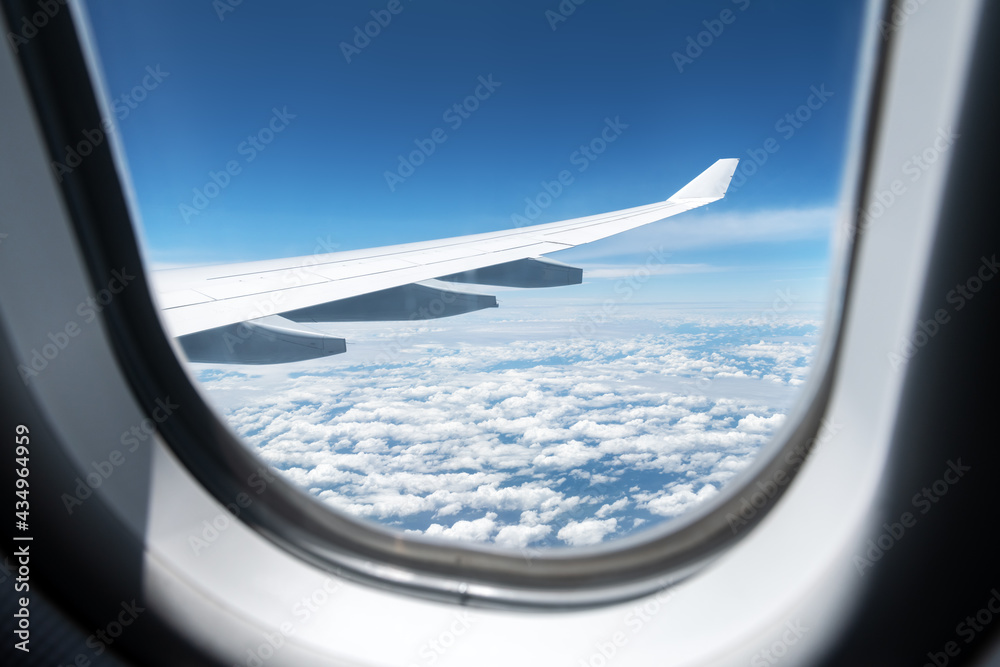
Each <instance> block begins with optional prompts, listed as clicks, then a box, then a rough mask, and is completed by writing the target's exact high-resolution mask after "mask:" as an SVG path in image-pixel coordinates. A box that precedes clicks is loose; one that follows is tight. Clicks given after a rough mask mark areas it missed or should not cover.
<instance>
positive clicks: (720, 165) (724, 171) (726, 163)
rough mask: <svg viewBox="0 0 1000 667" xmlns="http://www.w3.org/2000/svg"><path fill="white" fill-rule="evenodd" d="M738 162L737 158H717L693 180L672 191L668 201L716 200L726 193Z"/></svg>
mask: <svg viewBox="0 0 1000 667" xmlns="http://www.w3.org/2000/svg"><path fill="white" fill-rule="evenodd" d="M739 163H740V160H739V158H725V159H722V160H718V161H717V162H716V163H715V164H713V165H712V166H711V167H709V168H708V169H706V170H705V171H703V172H701V174H699V175H698V176H697V177H696V178H695V179H694V180H693V181H691V182H690V183H688V184H687V185H685V186H684V187H683V188H681V189H680V190H678V191H677V192H676V193H674V196H672V197H671V198H670V199H669V200H668V201H678V200H680V199H711V200H712V201H716V200H718V199H722V198H723V197H724V196H725V195H726V190H728V189H729V182H730V181H732V180H733V174H734V173H736V165H738V164H739Z"/></svg>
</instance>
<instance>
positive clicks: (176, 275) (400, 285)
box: [153, 158, 739, 364]
mask: <svg viewBox="0 0 1000 667" xmlns="http://www.w3.org/2000/svg"><path fill="white" fill-rule="evenodd" d="M738 163H739V160H738V159H735V158H733V159H723V160H718V161H717V162H716V163H715V164H713V165H712V166H711V167H709V168H708V169H706V170H705V171H704V172H702V173H701V174H700V175H699V176H698V177H697V178H695V179H694V180H693V181H691V182H690V183H688V184H687V185H685V186H684V187H683V188H681V189H680V190H679V191H678V192H677V193H675V194H674V195H673V196H671V197H670V198H669V199H667V200H666V201H662V202H658V203H655V204H648V205H646V206H639V207H636V208H629V209H623V210H620V211H613V212H611V213H603V214H600V215H592V216H587V217H583V218H575V219H572V220H563V221H560V222H551V223H546V224H541V225H533V226H530V227H522V228H519V229H508V230H503V231H498V232H487V233H483V234H471V235H468V236H458V237H454V238H450V239H441V240H437V241H422V242H418V243H407V244H402V245H394V246H385V247H381V248H371V249H366V250H351V251H346V252H334V253H328V254H322V255H310V256H306V257H293V258H288V259H277V260H264V261H257V262H245V263H238V264H225V265H219V266H204V267H191V268H182V269H168V270H162V271H155V272H153V284H154V286H155V289H156V292H157V297H158V301H159V304H160V308H161V312H162V314H163V317H164V319H165V322H166V327H167V331H168V332H169V333H170V334H171V335H173V336H176V337H178V339H179V340H180V342H181V345H182V347H183V348H184V350H185V353H186V354H187V355H188V358H189V359H191V360H192V361H211V362H224V363H225V362H228V363H248V364H266V363H281V362H286V361H299V360H303V359H311V358H316V357H322V356H328V355H330V354H337V353H339V352H344V351H345V349H346V345H345V343H344V341H343V339H340V338H334V337H332V336H329V335H327V334H325V333H323V332H321V331H318V330H316V329H314V328H312V327H310V326H309V325H310V323H315V322H348V321H372V320H387V321H388V320H412V319H430V318H434V317H444V316H448V315H455V314H459V313H463V312H471V311H473V310H479V309H482V308H489V307H495V306H496V305H497V304H496V299H495V297H492V296H487V295H482V294H474V293H469V292H461V291H456V290H454V289H452V288H451V287H450V286H448V285H444V284H443V283H441V282H438V281H444V282H446V283H470V284H477V285H494V286H505V287H553V286H558V285H572V284H578V283H580V282H582V279H583V276H582V271H581V270H580V269H577V268H574V267H570V266H566V265H565V264H560V263H558V262H554V261H552V260H548V259H542V258H541V256H542V255H546V254H548V253H551V252H556V251H557V250H565V249H567V248H572V247H575V246H578V245H582V244H584V243H590V242H592V241H596V240H598V239H603V238H606V237H608V236H613V235H615V234H619V233H621V232H624V231H626V230H629V229H634V228H635V227H640V226H642V225H646V224H649V223H651V222H656V221H658V220H662V219H664V218H668V217H670V216H673V215H677V214H678V213H683V212H685V211H689V210H691V209H693V208H697V207H699V206H704V205H705V204H710V203H712V202H714V201H717V200H719V199H722V197H723V196H725V194H726V190H727V189H728V188H729V183H730V181H731V180H732V177H733V173H734V172H735V170H736V166H737V164H738Z"/></svg>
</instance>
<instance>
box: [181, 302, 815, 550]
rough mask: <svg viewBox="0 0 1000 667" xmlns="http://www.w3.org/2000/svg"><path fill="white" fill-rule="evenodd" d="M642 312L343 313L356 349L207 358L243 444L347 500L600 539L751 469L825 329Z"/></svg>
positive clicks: (436, 531)
mask: <svg viewBox="0 0 1000 667" xmlns="http://www.w3.org/2000/svg"><path fill="white" fill-rule="evenodd" d="M636 312H638V311H632V310H629V309H623V310H622V311H621V312H619V313H617V316H616V320H615V321H614V322H610V323H608V324H606V325H605V328H604V329H601V330H600V331H598V332H597V334H596V335H594V336H590V337H583V336H578V335H575V334H574V327H575V326H576V325H577V323H578V322H579V321H580V320H581V319H586V318H587V314H586V313H582V314H581V312H580V310H579V309H572V308H567V309H565V310H561V311H546V312H544V313H540V312H537V311H532V310H531V309H522V310H520V311H516V310H515V311H514V312H511V311H507V312H498V313H496V314H490V317H486V316H483V317H479V315H480V314H473V315H469V316H465V317H463V318H455V319H456V321H457V320H458V319H462V323H461V325H460V326H459V325H455V326H453V327H452V328H448V327H445V326H443V325H439V324H437V323H430V324H427V323H423V324H416V325H414V324H410V323H393V324H392V325H390V326H387V325H385V324H384V323H378V324H359V325H353V324H352V325H337V327H338V330H337V333H338V335H344V336H347V337H348V341H349V348H348V353H347V354H344V355H338V356H336V357H331V358H329V359H325V360H319V361H314V362H308V363H305V362H304V363H300V364H289V365H284V366H278V367H246V368H242V367H231V366H220V367H212V366H207V365H195V368H196V369H197V370H198V372H199V379H200V381H201V383H202V386H203V388H204V389H205V390H206V392H207V394H208V395H209V397H210V398H211V399H212V400H213V401H214V402H215V403H216V404H217V406H218V407H219V409H220V410H221V411H222V412H223V414H224V415H225V416H226V418H227V419H228V421H229V423H230V424H231V426H232V427H233V429H234V430H236V431H237V432H238V433H239V434H240V435H241V436H242V437H243V439H244V441H245V442H246V444H247V445H248V446H249V447H250V448H251V449H253V450H254V451H255V452H256V453H257V454H258V455H259V456H260V457H261V458H262V459H263V460H264V461H265V462H267V463H269V464H270V465H272V466H273V467H275V468H276V469H277V470H279V471H280V473H281V474H283V475H284V476H286V477H287V478H288V479H289V480H291V481H293V482H294V483H296V484H297V485H299V486H300V487H302V488H303V489H304V490H306V491H307V492H308V493H310V494H312V495H313V496H315V497H317V498H318V499H320V500H321V501H322V502H324V503H326V504H327V505H329V506H330V507H331V508H334V509H335V510H337V511H341V512H345V513H347V514H350V515H353V516H357V517H362V518H367V519H372V520H375V521H380V522H382V523H384V524H386V525H389V526H394V527H397V528H400V529H403V530H407V531H411V532H416V533H424V534H427V535H434V536H439V537H443V538H448V539H456V540H466V541H475V542H494V543H496V544H498V545H502V546H505V547H511V548H525V547H528V546H531V547H532V548H535V547H563V546H578V545H587V544H596V543H599V542H601V541H604V540H608V539H615V538H617V537H620V536H624V535H627V534H629V533H631V532H632V531H635V530H637V529H639V528H640V527H642V528H645V527H648V526H651V525H655V524H657V523H659V522H662V521H665V520H669V519H670V518H672V517H675V516H677V515H679V514H681V513H682V512H684V511H686V510H688V509H690V508H691V507H693V506H695V505H697V504H698V503H701V502H705V501H707V500H709V499H710V498H711V497H712V495H714V494H715V493H717V491H718V489H720V488H721V487H722V486H723V485H725V484H727V483H729V482H730V481H731V480H732V479H733V478H734V477H735V476H737V475H738V474H739V472H740V471H741V470H742V469H743V468H744V467H746V466H747V465H748V464H749V463H750V461H751V459H752V457H753V456H754V455H755V454H756V452H757V451H758V450H759V448H760V447H761V445H763V444H764V443H765V442H766V441H767V439H768V437H769V436H770V435H771V434H772V433H773V432H774V431H775V430H776V429H777V428H778V427H779V426H780V425H781V423H782V421H783V419H784V413H785V412H786V411H787V409H788V407H789V406H790V405H791V402H792V401H793V400H794V399H795V397H796V395H797V389H796V386H797V384H801V382H802V381H803V380H804V379H805V378H806V376H807V372H808V368H809V364H810V362H811V358H812V350H813V348H814V344H815V340H814V339H815V331H816V322H815V320H814V319H809V318H800V319H798V320H789V319H788V318H786V319H785V320H782V321H780V322H779V321H776V320H773V319H772V320H769V321H767V323H766V324H765V325H760V324H759V323H758V322H757V320H758V319H759V318H757V314H755V313H752V312H751V313H740V312H725V313H704V312H693V313H681V314H677V313H672V312H669V311H662V312H663V313H665V314H663V315H662V316H658V317H651V316H650V314H649V312H648V311H645V312H643V313H641V314H634V313H636ZM491 318H492V319H491ZM498 322H502V326H501V325H498ZM329 326H333V325H329ZM346 326H349V327H351V329H350V330H349V331H344V330H342V327H346ZM500 332H502V333H500ZM512 339H514V340H516V341H517V342H516V344H511V340H512Z"/></svg>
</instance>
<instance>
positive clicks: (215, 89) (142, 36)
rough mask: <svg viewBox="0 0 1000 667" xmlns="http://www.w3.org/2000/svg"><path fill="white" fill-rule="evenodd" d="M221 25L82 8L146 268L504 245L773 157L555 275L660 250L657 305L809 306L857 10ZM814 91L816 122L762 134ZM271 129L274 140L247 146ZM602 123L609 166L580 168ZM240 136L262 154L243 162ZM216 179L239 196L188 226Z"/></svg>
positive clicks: (433, 13)
mask: <svg viewBox="0 0 1000 667" xmlns="http://www.w3.org/2000/svg"><path fill="white" fill-rule="evenodd" d="M223 2H224V0H220V2H216V3H214V4H213V3H212V2H208V1H207V0H197V1H177V2H170V3H158V4H153V5H150V4H146V3H141V4H140V3H124V2H118V3H113V2H91V3H88V4H89V5H90V12H91V21H92V25H93V30H94V33H95V36H96V41H97V45H98V49H99V52H100V56H101V59H102V63H103V66H104V70H105V75H106V82H107V88H108V93H109V95H111V96H112V97H113V98H115V99H117V100H118V101H119V104H117V105H115V107H114V108H115V109H117V112H116V115H117V117H118V118H117V120H118V126H119V128H120V133H121V138H122V139H123V143H124V146H125V149H126V154H127V156H128V160H129V164H130V167H131V171H132V177H133V183H134V186H135V190H136V193H137V196H138V202H139V205H140V210H141V213H142V216H143V220H144V234H145V241H146V244H147V249H148V252H149V257H150V259H151V261H152V262H153V264H154V267H155V266H162V265H177V264H189V263H199V264H205V263H223V262H232V261H242V260H253V259H265V258H273V257H280V256H295V255H305V254H311V253H313V252H315V251H316V250H317V247H318V246H319V245H320V242H322V244H324V245H325V246H326V247H327V248H328V249H342V250H347V249H352V248H361V247H370V246H378V245H387V244H392V243H403V242H408V241H421V240H427V239H432V238H441V237H447V236H454V235H460V234H468V233H474V232H480V231H489V230H494V229H502V228H507V227H511V226H513V223H512V215H514V214H522V215H524V213H525V208H526V206H527V204H526V202H525V199H526V198H529V199H531V198H535V197H536V196H537V195H539V193H541V192H543V191H544V190H543V182H546V181H553V180H555V179H556V178H557V177H558V174H559V173H560V172H561V171H562V170H569V171H570V172H571V173H572V175H573V182H572V183H571V184H570V185H568V186H566V187H565V188H563V191H562V192H561V193H560V194H559V196H557V197H555V198H554V200H553V201H552V203H551V204H550V205H549V206H548V207H547V208H545V209H544V210H542V211H541V212H540V215H539V216H538V217H537V222H548V221H553V220H560V219H564V218H570V217H576V216H581V215H588V214H593V213H600V212H604V211H607V210H613V209H616V208H621V207H627V206H635V205H641V204H646V203H650V202H653V201H659V200H662V199H664V198H666V197H667V196H669V195H670V194H672V193H673V192H674V191H675V190H677V189H679V188H680V187H681V186H682V185H683V184H684V183H686V182H687V181H688V180H690V179H691V178H693V177H694V176H695V175H697V174H698V173H699V172H700V171H701V170H703V169H704V168H706V167H708V166H709V165H710V164H711V163H712V162H714V161H715V160H716V159H718V158H721V157H740V158H743V159H744V163H746V162H747V161H748V159H749V158H748V151H755V152H756V153H757V154H758V155H761V154H762V153H764V151H763V150H762V149H763V147H764V146H765V142H767V140H768V139H772V138H773V140H774V142H775V143H773V144H771V146H772V148H773V147H774V146H777V147H778V150H777V152H775V153H773V154H769V155H768V160H767V162H766V163H765V164H763V165H762V166H761V167H760V168H759V169H758V170H757V172H756V173H755V174H754V175H753V176H752V177H750V178H748V179H746V182H745V183H742V184H741V186H740V187H739V188H737V189H735V190H734V191H732V192H731V193H730V194H729V195H728V196H727V198H726V200H724V201H723V202H719V203H717V204H714V205H712V206H710V207H707V208H706V209H702V210H698V211H693V212H690V213H687V214H685V215H684V216H681V217H678V218H675V219H674V220H675V221H677V224H676V225H674V226H672V227H671V226H667V225H669V224H670V221H668V222H667V223H659V225H653V226H651V227H648V228H644V229H643V230H637V231H635V232H631V233H629V234H626V235H623V236H622V237H620V238H618V239H614V240H609V241H607V242H603V243H604V245H600V244H595V245H594V247H585V248H580V249H578V250H574V251H570V252H568V253H561V254H560V255H557V256H556V257H555V258H556V259H559V260H561V261H566V262H577V263H579V264H582V265H585V267H595V266H596V267H604V273H605V274H606V275H612V274H613V273H614V272H613V271H612V270H611V269H610V268H609V267H626V266H630V265H632V264H636V263H641V262H642V261H643V260H644V258H645V257H646V256H647V254H648V250H647V248H648V247H650V246H651V245H652V246H660V247H664V248H665V249H666V251H667V252H669V262H670V263H672V264H673V263H675V264H677V265H678V266H679V267H681V268H679V269H678V270H676V271H672V272H669V275H663V276H657V277H656V279H655V280H654V283H655V285H656V286H657V287H658V288H659V289H656V290H650V291H649V292H648V293H647V294H648V298H655V299H663V300H667V301H685V300H687V301H720V300H728V299H737V300H747V301H755V300H756V301H769V300H770V299H771V298H772V295H773V293H774V292H775V290H778V289H781V288H782V287H785V288H788V287H793V288H794V289H795V290H798V292H799V293H800V294H801V295H802V298H804V299H806V300H810V299H812V300H818V299H819V298H821V297H822V296H824V290H825V286H824V285H825V281H824V276H825V275H826V272H827V270H828V266H829V258H828V253H829V229H828V226H829V222H830V220H831V219H832V215H833V207H834V206H835V204H836V201H837V196H838V192H839V188H840V177H841V173H842V169H843V159H844V153H845V139H846V136H847V123H848V120H849V119H848V115H849V109H850V108H851V103H852V94H853V88H854V74H855V67H856V59H857V52H858V43H859V34H860V21H861V12H862V4H863V3H862V2H861V1H860V0H852V1H845V2H841V3H803V2H776V1H773V0H772V1H765V0H713V1H711V2H705V1H699V2H693V1H682V2H669V3H661V2H655V3H654V2H629V1H624V2H615V3H610V2H603V3H602V2H598V0H589V1H588V2H584V3H583V4H581V5H579V6H575V7H576V8H575V10H574V11H573V13H572V14H571V15H569V16H561V18H565V20H557V19H554V18H553V17H554V16H556V14H555V13H556V12H559V8H560V4H559V3H558V2H555V1H550V2H512V1H504V2H499V1H496V2H475V3H469V2H450V1H449V2H430V1H429V0H423V1H421V0H416V1H414V0H398V3H392V2H388V1H386V2H383V1H382V0H376V1H368V2H354V1H338V2H336V3H314V4H315V5H316V6H309V5H307V4H303V3H296V4H294V5H289V4H286V3H277V2H270V3H265V2H256V3H254V2H242V3H240V4H238V5H236V6H235V7H230V9H231V10H232V11H222V10H221V9H220V8H221V7H224V6H228V5H224V4H222V3H223ZM571 4H572V3H569V2H567V3H564V4H563V7H565V6H568V5H571ZM391 9H394V10H397V13H395V14H392V13H391V12H390V11H389V10H391ZM372 12H375V13H376V15H375V17H373V15H372ZM547 12H549V13H548V14H547ZM724 12H725V13H724ZM387 17H391V21H388V24H387V25H384V26H379V28H378V34H377V35H375V36H374V37H371V38H370V40H369V41H368V42H367V43H366V42H365V41H363V40H362V39H359V40H358V41H356V42H355V38H356V36H357V32H356V29H360V30H361V31H363V30H364V29H365V27H366V24H369V23H371V22H372V21H373V20H376V19H377V18H381V19H382V20H383V22H386V19H387ZM553 25H554V29H553ZM713 29H714V30H715V31H716V32H718V33H719V34H717V35H711V34H710V32H708V31H710V30H713ZM369 30H370V32H372V33H374V32H375V29H374V24H372V26H369ZM699 33H702V34H701V40H702V44H703V45H705V44H707V45H705V46H702V47H701V53H698V51H697V49H694V48H693V47H691V42H690V41H689V38H691V39H692V40H697V39H698V38H699ZM709 37H710V39H709ZM345 43H346V44H352V43H353V46H354V49H348V51H349V53H347V54H346V55H345V47H344V44H345ZM358 45H360V46H361V47H362V48H358ZM689 47H690V48H691V50H689ZM677 53H681V54H685V55H686V56H688V57H690V61H685V62H681V63H680V65H681V67H679V66H678V59H677V56H676V55H675V54H677ZM692 56H693V57H692ZM348 59H350V62H348ZM147 67H149V68H152V70H153V71H158V72H160V75H159V76H158V77H156V79H152V78H149V77H148V76H147V75H148V73H149V71H150V70H147ZM157 68H158V69H157ZM681 69H682V70H683V71H680V70H681ZM144 77H145V81H146V82H147V86H146V88H145V89H143V90H140V91H139V93H138V95H136V94H135V92H130V91H135V90H136V88H135V87H136V86H141V85H142V84H143V81H144ZM483 80H486V81H492V82H494V83H493V84H492V85H490V86H489V88H486V87H483V86H482V83H481V81H483ZM497 84H499V85H497ZM477 88H478V90H479V92H480V96H481V97H483V98H485V99H480V100H476V103H475V104H473V106H478V108H476V109H475V110H474V111H472V112H468V113H467V114H465V115H467V117H463V118H461V121H462V122H461V124H460V125H457V122H456V120H455V119H456V118H458V116H457V115H456V114H455V113H452V114H450V115H446V112H447V111H448V110H449V109H451V108H453V106H454V105H455V104H461V103H463V101H464V100H465V99H466V98H468V97H469V96H470V95H474V94H475V93H476V91H477ZM814 90H822V91H829V92H830V93H832V96H831V97H829V99H827V100H825V101H824V102H823V103H822V104H820V105H817V106H818V107H819V108H817V109H815V110H813V111H811V112H810V116H811V117H810V118H809V119H808V121H806V122H804V123H798V122H796V124H795V125H797V126H793V125H792V124H790V123H787V122H786V123H785V124H783V125H776V123H778V121H780V120H781V119H782V118H784V117H785V115H786V114H788V113H795V112H796V110H797V109H798V108H799V107H800V106H801V105H803V104H805V103H807V100H809V98H810V95H813V94H814V93H813V91H814ZM487 93H488V94H487ZM123 95H124V96H125V97H124V98H123V97H122V96H123ZM139 97H142V98H143V99H141V100H139V99H137V98H139ZM816 100H817V98H815V97H814V98H813V102H814V103H815V102H816ZM126 108H127V110H128V112H127V115H126V113H125V109H126ZM274 110H278V111H279V112H281V113H280V114H279V116H278V118H279V120H277V121H276V124H275V125H273V126H272V127H274V128H277V127H280V128H281V129H280V131H279V132H276V133H274V134H273V135H268V132H267V131H265V132H264V134H263V135H261V134H260V132H261V130H264V129H265V128H268V125H269V123H272V119H273V118H274V115H275V113H274ZM290 116H294V118H290ZM609 119H610V120H611V121H612V123H617V127H618V128H619V130H618V132H619V134H618V136H617V137H616V139H615V141H614V142H613V143H610V144H608V145H607V148H606V150H605V151H604V152H603V153H602V154H600V155H599V156H595V157H596V159H593V160H591V159H589V158H581V155H582V154H581V153H578V152H577V151H579V149H580V148H581V146H584V145H586V144H589V143H590V142H591V140H593V139H595V138H596V137H598V136H600V133H601V132H602V130H603V128H605V127H607V123H608V120H609ZM623 125H627V128H623V127H622V126H623ZM436 130H437V131H438V134H437V136H438V137H439V138H441V137H446V140H445V141H444V142H443V143H436V144H435V149H434V152H433V154H431V155H429V156H427V157H426V159H425V160H424V161H423V164H421V165H420V166H419V167H417V168H416V169H415V170H414V172H413V174H412V175H407V177H406V178H405V180H404V181H402V182H398V181H396V182H394V183H393V184H392V187H390V184H389V183H387V179H386V172H392V171H395V170H397V169H398V167H399V157H398V156H400V155H404V156H407V155H409V154H410V153H412V152H413V151H414V150H417V144H415V142H416V141H421V142H423V145H425V146H426V145H428V144H427V141H428V140H431V141H433V140H432V139H429V138H431V137H433V136H435V135H434V133H435V131H436ZM254 135H257V136H258V137H259V139H258V143H259V145H262V146H263V149H262V150H257V149H252V150H251V149H250V148H249V146H251V145H252V144H250V143H244V142H248V139H249V138H250V137H252V136H254ZM269 138H270V139H271V140H270V142H269V143H267V144H266V145H264V144H263V143H260V142H262V141H264V140H267V139H269ZM251 155H253V159H252V160H249V159H248V158H249V157H250V156H251ZM227 163H229V164H231V165H232V164H234V165H235V167H236V168H234V169H233V172H238V173H233V174H229V175H228V183H226V185H225V187H222V188H218V189H217V192H216V193H215V196H214V197H212V198H210V199H207V198H206V199H205V200H202V201H201V202H200V203H201V204H205V203H206V202H207V205H206V206H204V207H203V209H202V210H199V212H198V213H197V214H192V213H191V210H192V209H194V208H195V204H196V203H199V202H198V200H197V199H196V194H195V189H198V190H202V191H203V190H204V189H205V186H206V185H207V184H210V183H212V173H215V174H219V173H221V172H224V171H225V170H226V167H227ZM584 165H585V166H586V169H585V170H581V167H582V166H584ZM402 173H405V172H402ZM216 180H217V181H218V180H221V181H226V180H227V179H226V177H219V176H217V177H216ZM209 190H210V191H213V190H214V188H213V187H211V186H210V187H209ZM543 200H544V198H543ZM182 205H183V206H190V207H191V209H187V210H188V215H187V216H185V215H184V210H185V209H183V208H182ZM185 218H187V219H185ZM776 221H778V222H776ZM699 225H702V228H701V232H702V233H701V237H700V238H699V231H698V229H699V228H698V226H699ZM737 228H738V229H739V230H740V231H739V232H738V233H733V230H734V229H737ZM713 233H714V234H715V235H714V236H712V234H713ZM677 239H681V240H680V241H679V242H675V241H676V240H677ZM600 282H601V281H600V280H595V281H594V282H593V283H592V284H591V286H590V287H589V288H587V287H586V286H585V287H584V288H575V289H578V290H579V291H578V292H577V293H574V294H573V296H579V295H586V294H591V295H593V294H597V293H598V292H599V291H600V290H601V289H607V283H608V282H609V281H607V280H605V281H603V282H604V283H605V287H604V288H602V287H601V286H600V285H599V284H598V283H600ZM588 289H589V291H588ZM543 291H546V292H552V291H553V290H543ZM560 292H561V293H563V294H565V295H567V296H568V295H569V292H564V291H562V290H560ZM517 298H529V297H517ZM530 298H536V297H534V296H532V297H530Z"/></svg>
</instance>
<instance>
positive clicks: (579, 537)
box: [558, 519, 618, 547]
mask: <svg viewBox="0 0 1000 667" xmlns="http://www.w3.org/2000/svg"><path fill="white" fill-rule="evenodd" d="M617 528H618V519H603V520H601V519H586V520H585V521H571V522H570V523H568V524H566V526H564V527H563V528H562V529H561V530H560V531H559V535H558V537H559V539H560V540H562V541H563V542H565V543H566V544H568V545H570V546H571V547H583V546H589V545H592V544H599V543H600V542H601V541H603V540H604V538H605V537H607V536H608V535H610V534H611V533H613V532H615V529H617Z"/></svg>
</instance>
